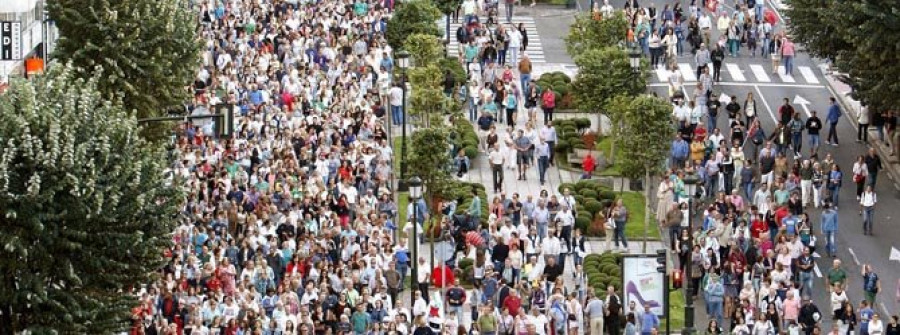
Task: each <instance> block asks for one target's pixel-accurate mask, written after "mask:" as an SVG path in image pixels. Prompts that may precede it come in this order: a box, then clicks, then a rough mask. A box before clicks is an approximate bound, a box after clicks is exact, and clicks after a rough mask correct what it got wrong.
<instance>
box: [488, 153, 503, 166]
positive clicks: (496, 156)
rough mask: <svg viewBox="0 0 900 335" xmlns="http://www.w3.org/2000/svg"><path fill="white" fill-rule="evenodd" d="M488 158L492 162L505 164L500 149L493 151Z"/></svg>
mask: <svg viewBox="0 0 900 335" xmlns="http://www.w3.org/2000/svg"><path fill="white" fill-rule="evenodd" d="M488 160H490V161H491V164H495V165H502V164H503V160H504V157H503V154H502V153H500V150H494V151H491V154H490V155H489V157H488Z"/></svg>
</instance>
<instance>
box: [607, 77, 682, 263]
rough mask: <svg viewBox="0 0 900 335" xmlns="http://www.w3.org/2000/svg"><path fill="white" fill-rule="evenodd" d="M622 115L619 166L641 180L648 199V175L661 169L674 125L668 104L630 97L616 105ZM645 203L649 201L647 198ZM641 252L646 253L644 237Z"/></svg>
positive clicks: (647, 219) (646, 213) (646, 217)
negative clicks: (620, 158)
mask: <svg viewBox="0 0 900 335" xmlns="http://www.w3.org/2000/svg"><path fill="white" fill-rule="evenodd" d="M616 108H624V110H622V111H619V113H621V114H622V118H623V123H622V124H623V125H624V129H623V131H622V132H621V136H619V138H621V145H622V161H621V162H619V163H618V164H620V165H619V169H620V170H621V171H622V174H623V175H624V176H625V177H627V178H629V179H633V180H634V179H639V178H643V179H644V199H650V178H651V176H654V175H657V174H659V173H660V172H662V170H663V165H664V164H665V161H666V157H667V153H668V152H669V145H670V140H671V139H672V137H674V136H675V128H674V127H673V126H672V122H670V119H669V113H670V111H671V108H672V107H671V105H670V104H669V103H668V102H666V101H665V100H662V99H660V98H657V97H652V96H648V95H642V96H639V97H636V98H633V99H630V103H629V104H627V105H624V106H623V105H619V104H616ZM646 203H648V204H649V203H650V202H649V201H646ZM650 212H651V211H650V208H649V205H648V208H646V209H645V211H644V236H647V235H648V232H649V227H650ZM643 252H647V240H646V237H645V239H644V245H643Z"/></svg>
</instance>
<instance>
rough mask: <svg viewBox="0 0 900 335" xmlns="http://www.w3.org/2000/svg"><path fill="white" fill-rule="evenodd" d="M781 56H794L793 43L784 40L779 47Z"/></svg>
mask: <svg viewBox="0 0 900 335" xmlns="http://www.w3.org/2000/svg"><path fill="white" fill-rule="evenodd" d="M781 54H782V55H784V56H793V55H794V42H791V41H789V40H785V41H784V43H783V44H782V45H781Z"/></svg>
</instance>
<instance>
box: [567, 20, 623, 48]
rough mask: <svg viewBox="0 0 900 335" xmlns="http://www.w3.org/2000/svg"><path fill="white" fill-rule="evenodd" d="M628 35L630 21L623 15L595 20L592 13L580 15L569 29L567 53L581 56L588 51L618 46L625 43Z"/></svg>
mask: <svg viewBox="0 0 900 335" xmlns="http://www.w3.org/2000/svg"><path fill="white" fill-rule="evenodd" d="M627 33H628V21H625V18H624V17H622V16H621V15H614V16H613V17H610V18H608V19H603V20H595V19H594V18H593V17H592V16H591V14H590V13H584V14H580V15H578V16H576V17H575V23H573V24H572V26H571V27H569V34H568V36H566V51H568V53H569V54H570V55H579V54H582V53H584V52H585V51H587V50H592V49H601V48H605V47H612V46H618V45H619V44H620V43H624V42H625V36H626V34H627Z"/></svg>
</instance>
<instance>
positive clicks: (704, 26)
mask: <svg viewBox="0 0 900 335" xmlns="http://www.w3.org/2000/svg"><path fill="white" fill-rule="evenodd" d="M697 25H698V26H699V27H700V33H702V34H703V43H705V44H707V45H709V38H710V31H711V30H712V19H710V18H709V15H707V14H700V18H699V19H698V20H697Z"/></svg>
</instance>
